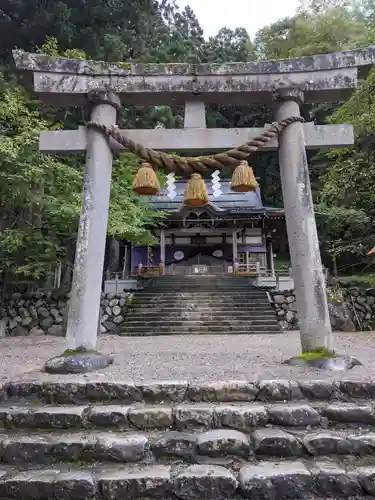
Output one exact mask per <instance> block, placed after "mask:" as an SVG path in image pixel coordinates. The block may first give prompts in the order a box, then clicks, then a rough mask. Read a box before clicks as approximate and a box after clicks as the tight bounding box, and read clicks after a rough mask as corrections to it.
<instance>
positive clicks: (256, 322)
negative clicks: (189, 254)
mask: <svg viewBox="0 0 375 500" xmlns="http://www.w3.org/2000/svg"><path fill="white" fill-rule="evenodd" d="M279 332H280V327H279V324H278V321H277V319H276V315H275V311H274V310H273V308H272V306H271V305H270V303H269V301H268V298H267V295H266V292H265V291H264V290H262V289H259V288H255V287H253V286H251V285H250V284H249V279H248V278H245V277H232V276H229V277H227V276H222V277H215V276H165V277H162V278H155V279H154V280H153V282H152V283H151V284H150V286H148V287H146V288H145V289H144V290H143V291H141V292H139V293H137V294H136V295H135V296H134V298H133V301H132V304H131V307H130V308H129V311H128V314H127V317H126V321H125V323H124V324H123V325H122V326H121V331H120V332H119V333H120V334H122V335H134V336H135V335H140V336H142V335H145V336H146V335H172V334H201V335H203V334H230V333H236V334H259V333H279Z"/></svg>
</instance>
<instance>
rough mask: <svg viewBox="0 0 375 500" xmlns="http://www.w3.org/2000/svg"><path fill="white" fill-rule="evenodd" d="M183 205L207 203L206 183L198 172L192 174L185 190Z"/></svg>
mask: <svg viewBox="0 0 375 500" xmlns="http://www.w3.org/2000/svg"><path fill="white" fill-rule="evenodd" d="M184 203H185V205H188V206H200V205H206V203H208V193H207V188H206V183H205V182H204V180H203V179H202V177H201V175H200V174H192V175H191V177H190V179H189V181H188V183H187V186H186V190H185V200H184Z"/></svg>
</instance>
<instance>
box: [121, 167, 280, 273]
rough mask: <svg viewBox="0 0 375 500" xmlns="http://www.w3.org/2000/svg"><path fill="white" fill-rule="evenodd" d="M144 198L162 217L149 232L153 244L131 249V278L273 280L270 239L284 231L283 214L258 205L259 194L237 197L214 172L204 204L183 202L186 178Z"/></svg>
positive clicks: (255, 192) (247, 193)
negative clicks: (196, 276)
mask: <svg viewBox="0 0 375 500" xmlns="http://www.w3.org/2000/svg"><path fill="white" fill-rule="evenodd" d="M167 179H168V181H167V187H166V188H165V189H162V191H161V192H160V193H159V194H158V195H157V196H152V197H151V198H150V200H151V205H152V207H153V208H154V209H155V210H158V211H163V212H165V213H166V217H165V219H163V223H162V224H160V225H159V227H157V228H155V229H154V230H153V234H154V236H155V237H156V238H157V240H158V242H159V243H158V244H157V245H156V246H153V247H146V246H135V245H133V246H132V247H131V251H130V270H131V275H132V276H137V275H140V274H141V275H154V276H155V275H175V274H210V275H213V274H216V275H217V274H223V273H233V274H248V275H256V276H259V275H262V276H270V277H271V276H274V275H275V266H274V250H273V242H272V237H273V236H274V237H275V234H276V232H279V231H281V232H284V233H285V221H284V212H283V210H281V209H276V208H270V207H266V206H264V204H263V202H262V196H261V190H260V188H259V187H258V188H256V189H255V190H253V191H249V192H244V193H239V192H234V191H232V190H231V182H230V181H229V180H224V181H221V180H220V178H219V173H218V172H216V173H214V174H213V175H212V177H211V179H210V180H209V181H207V182H206V187H207V193H208V202H207V203H206V204H204V205H201V206H190V205H187V204H185V200H184V194H185V191H186V186H187V182H188V181H186V180H179V181H177V182H174V175H173V174H170V175H169V176H168V178H167Z"/></svg>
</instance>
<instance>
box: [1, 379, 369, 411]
mask: <svg viewBox="0 0 375 500" xmlns="http://www.w3.org/2000/svg"><path fill="white" fill-rule="evenodd" d="M0 400H1V401H3V402H6V404H10V405H12V404H23V403H24V402H31V403H32V404H34V405H36V406H37V405H40V403H41V402H42V403H46V404H61V405H72V404H73V405H77V404H79V405H82V404H85V403H98V402H100V403H110V402H116V404H117V403H122V404H134V403H147V404H159V403H166V402H167V403H185V402H186V403H191V402H214V403H217V402H222V403H232V402H262V403H264V402H286V401H291V402H300V401H335V402H339V401H347V402H363V401H368V400H369V401H370V402H375V380H374V381H372V380H355V379H354V380H353V379H352V380H351V379H350V378H347V379H345V378H343V379H341V380H337V381H334V380H329V379H328V380H327V379H322V380H319V379H316V380H314V379H307V380H303V379H301V380H298V381H293V380H283V379H275V380H258V381H248V380H221V381H212V382H199V381H196V382H187V381H184V380H169V381H150V382H147V381H145V382H143V383H139V384H136V383H134V382H131V381H128V382H123V381H85V380H74V381H71V382H53V381H48V382H47V381H44V382H41V381H39V382H38V381H19V382H9V383H4V384H2V385H0Z"/></svg>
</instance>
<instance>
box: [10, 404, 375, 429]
mask: <svg viewBox="0 0 375 500" xmlns="http://www.w3.org/2000/svg"><path fill="white" fill-rule="evenodd" d="M344 424H345V425H347V426H348V427H355V428H367V429H370V430H372V431H374V432H375V406H374V403H370V402H369V403H335V402H331V403H319V402H313V403H307V402H302V403H294V404H287V403H284V404H277V403H263V404H262V403H260V402H257V403H253V402H243V403H234V402H233V403H177V404H171V403H169V404H168V403H164V404H160V405H146V404H142V403H136V404H133V405H120V404H117V405H113V404H112V405H110V404H104V405H95V406H92V405H43V404H40V405H37V406H33V405H30V404H29V405H26V404H23V405H22V404H21V405H15V406H0V428H1V429H5V430H12V429H13V430H17V429H18V430H20V429H21V430H22V429H51V430H53V429H55V430H56V429H60V430H61V429H65V430H78V429H88V430H90V429H95V428H97V429H100V428H101V429H107V430H108V429H117V430H119V429H121V430H133V431H140V430H141V431H149V430H150V429H159V430H160V429H161V430H167V429H169V430H187V429H200V428H205V429H220V428H230V429H235V430H238V431H242V432H249V431H252V430H256V429H258V428H266V427H269V426H277V427H278V428H284V430H288V429H303V428H305V429H310V428H313V427H314V428H316V429H319V428H320V429H321V430H325V429H326V428H328V427H331V428H334V429H336V428H337V429H341V428H342V427H343V425H344Z"/></svg>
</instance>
